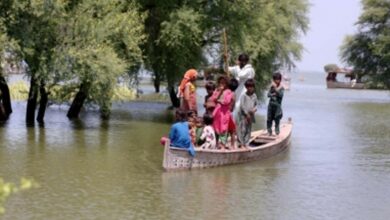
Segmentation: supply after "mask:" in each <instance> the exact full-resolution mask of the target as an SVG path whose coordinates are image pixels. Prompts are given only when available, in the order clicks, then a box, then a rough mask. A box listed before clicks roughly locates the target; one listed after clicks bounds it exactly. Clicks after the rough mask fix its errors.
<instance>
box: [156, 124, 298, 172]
mask: <svg viewBox="0 0 390 220" xmlns="http://www.w3.org/2000/svg"><path fill="white" fill-rule="evenodd" d="M291 131H292V123H291V121H289V122H288V123H284V124H281V125H280V134H279V135H278V136H268V134H267V132H266V130H259V131H254V132H252V135H251V142H250V147H249V149H234V150H212V149H196V155H195V156H194V157H192V156H190V155H189V153H188V152H187V150H186V149H183V148H176V147H171V146H170V144H169V141H167V143H166V144H165V147H164V148H165V149H164V160H163V168H164V170H165V171H175V170H190V169H196V168H209V167H216V166H223V165H230V164H239V163H246V162H250V161H255V160H261V159H265V158H268V157H271V156H274V155H276V154H278V153H279V152H282V151H283V150H285V149H286V148H287V147H288V146H289V144H290V137H291Z"/></svg>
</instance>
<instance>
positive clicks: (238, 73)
mask: <svg viewBox="0 0 390 220" xmlns="http://www.w3.org/2000/svg"><path fill="white" fill-rule="evenodd" d="M229 72H230V73H231V74H232V75H233V77H235V78H236V79H237V80H238V82H239V85H238V88H237V90H236V92H235V94H236V100H237V101H236V104H235V108H234V112H233V117H234V119H235V120H236V119H237V117H238V111H237V109H238V108H239V106H240V100H241V97H242V96H243V95H244V94H245V92H246V89H245V82H246V81H247V80H248V79H254V78H255V70H254V69H253V67H252V65H251V64H249V56H248V55H247V54H245V53H242V54H240V55H239V56H238V60H237V65H236V66H232V67H229Z"/></svg>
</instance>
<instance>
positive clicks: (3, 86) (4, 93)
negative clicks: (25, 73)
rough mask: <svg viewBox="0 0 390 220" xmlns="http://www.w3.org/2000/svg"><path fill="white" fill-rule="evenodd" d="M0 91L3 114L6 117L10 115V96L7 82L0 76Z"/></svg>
mask: <svg viewBox="0 0 390 220" xmlns="http://www.w3.org/2000/svg"><path fill="white" fill-rule="evenodd" d="M0 91H1V99H2V102H3V108H4V112H5V114H6V115H7V117H8V116H9V115H10V114H11V113H12V105H11V96H10V93H9V88H8V85H7V82H6V81H5V79H4V77H2V76H1V77H0Z"/></svg>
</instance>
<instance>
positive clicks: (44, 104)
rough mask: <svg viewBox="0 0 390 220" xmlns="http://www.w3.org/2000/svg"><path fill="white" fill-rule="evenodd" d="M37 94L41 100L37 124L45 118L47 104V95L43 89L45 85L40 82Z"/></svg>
mask: <svg viewBox="0 0 390 220" xmlns="http://www.w3.org/2000/svg"><path fill="white" fill-rule="evenodd" d="M39 94H40V96H41V99H40V101H39V110H38V116H37V121H38V122H39V123H43V118H44V117H45V112H46V107H47V102H48V94H47V92H46V89H45V84H44V83H43V82H42V83H41V85H40V87H39Z"/></svg>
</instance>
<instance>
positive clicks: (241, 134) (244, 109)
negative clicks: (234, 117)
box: [237, 93, 257, 145]
mask: <svg viewBox="0 0 390 220" xmlns="http://www.w3.org/2000/svg"><path fill="white" fill-rule="evenodd" d="M256 106H257V96H256V94H252V95H250V96H249V95H248V94H246V93H245V94H244V95H243V96H242V97H241V100H240V108H239V113H238V127H239V129H238V130H237V139H238V142H239V143H240V144H243V145H248V144H249V140H250V137H251V132H252V124H253V123H255V117H254V114H251V113H250V112H252V111H253V110H254V109H255V108H256ZM249 115H250V116H251V120H250V122H248V121H247V116H249Z"/></svg>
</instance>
